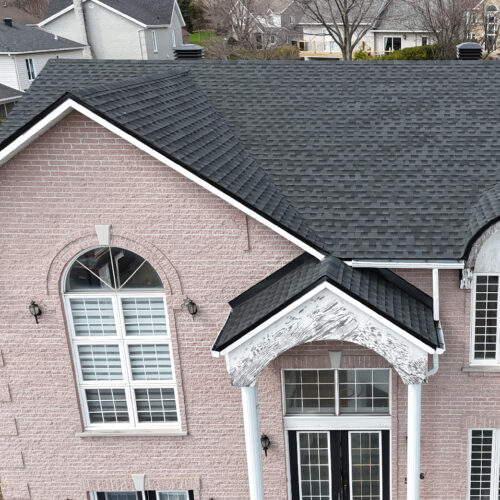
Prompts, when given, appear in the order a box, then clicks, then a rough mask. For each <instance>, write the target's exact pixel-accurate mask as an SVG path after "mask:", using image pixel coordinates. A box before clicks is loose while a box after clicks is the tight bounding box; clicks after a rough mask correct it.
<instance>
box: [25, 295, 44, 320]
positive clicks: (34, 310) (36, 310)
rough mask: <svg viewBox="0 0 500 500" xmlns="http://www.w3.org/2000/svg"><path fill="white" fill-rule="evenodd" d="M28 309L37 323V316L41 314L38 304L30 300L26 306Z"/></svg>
mask: <svg viewBox="0 0 500 500" xmlns="http://www.w3.org/2000/svg"><path fill="white" fill-rule="evenodd" d="M28 309H29V310H30V313H31V315H32V316H35V321H36V323H37V324H38V316H41V315H42V310H41V309H40V306H39V305H38V304H37V303H36V302H35V301H34V300H32V301H31V304H30V305H29V306H28Z"/></svg>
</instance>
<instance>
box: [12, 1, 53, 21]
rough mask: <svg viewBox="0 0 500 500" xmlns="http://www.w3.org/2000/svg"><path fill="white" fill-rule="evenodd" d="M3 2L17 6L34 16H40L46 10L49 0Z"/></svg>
mask: <svg viewBox="0 0 500 500" xmlns="http://www.w3.org/2000/svg"><path fill="white" fill-rule="evenodd" d="M4 3H6V4H7V5H12V6H14V7H18V8H20V9H22V10H24V11H26V12H29V13H30V14H32V15H34V16H37V17H42V16H43V15H44V14H45V11H46V10H47V6H48V5H49V0H7V1H5V0H4Z"/></svg>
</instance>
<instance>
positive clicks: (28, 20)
mask: <svg viewBox="0 0 500 500" xmlns="http://www.w3.org/2000/svg"><path fill="white" fill-rule="evenodd" d="M0 19H12V20H13V21H15V22H16V23H22V24H29V25H32V24H37V23H38V22H39V21H40V18H39V17H36V16H34V15H33V14H30V13H29V12H26V11H25V10H23V9H19V8H18V7H15V6H13V5H6V4H4V5H2V4H0Z"/></svg>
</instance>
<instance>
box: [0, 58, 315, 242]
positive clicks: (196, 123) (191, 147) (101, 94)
mask: <svg viewBox="0 0 500 500" xmlns="http://www.w3.org/2000/svg"><path fill="white" fill-rule="evenodd" d="M67 100H72V101H75V102H77V103H79V104H80V105H83V106H84V107H85V108H86V109H88V110H90V111H91V112H93V113H95V114H97V115H98V116H99V117H101V118H103V119H104V120H106V121H107V122H108V123H111V124H112V125H115V126H117V127H118V128H119V129H120V130H122V131H124V132H125V133H127V134H129V135H131V136H132V137H133V138H136V139H139V140H140V141H141V142H142V143H143V144H146V145H147V146H149V147H151V148H152V149H153V150H154V151H157V152H160V153H161V154H162V155H163V156H164V157H166V158H168V159H170V160H173V161H174V162H176V164H178V165H180V166H181V167H183V168H184V169H186V170H187V171H189V172H192V173H194V174H195V175H197V176H198V177H199V178H201V179H203V180H205V181H207V182H209V183H210V184H211V185H213V186H216V187H217V188H218V189H219V190H222V192H224V193H227V194H229V195H230V196H232V197H233V198H234V199H236V200H238V201H240V202H242V203H243V204H244V205H245V206H246V207H250V208H251V209H252V210H254V211H256V212H257V213H259V214H260V215H262V216H264V217H265V218H266V219H267V220H269V221H272V222H273V223H274V224H276V225H277V226H278V227H280V228H285V229H286V230H287V231H288V232H289V233H291V234H293V236H295V237H298V238H299V240H301V241H305V242H308V243H310V244H312V246H314V247H316V248H317V247H318V246H319V244H320V240H319V238H318V237H317V236H316V235H315V234H314V232H313V231H312V230H311V229H310V228H309V227H308V226H307V224H306V223H305V221H304V219H303V218H302V217H301V216H300V214H299V213H298V211H297V209H296V208H295V207H294V206H293V205H292V204H291V203H290V202H289V201H288V200H287V199H286V197H285V196H284V195H283V193H282V192H281V191H280V189H279V188H278V187H277V186H276V185H275V184H274V183H273V181H272V179H271V178H270V176H269V175H268V174H267V173H266V172H265V171H264V170H263V169H262V168H261V167H260V165H259V164H258V162H257V161H256V160H255V159H254V158H253V157H252V156H251V155H250V154H249V153H248V152H247V151H246V150H245V149H244V147H243V146H242V144H241V142H240V141H239V140H238V138H237V137H236V136H235V135H234V133H233V132H232V130H231V129H230V127H229V126H228V125H227V123H226V122H225V121H224V119H223V118H222V117H221V116H220V115H219V114H218V113H217V112H216V111H215V109H214V108H213V106H212V105H211V104H210V102H209V101H208V99H207V98H206V96H205V95H204V94H203V92H202V91H201V90H200V88H199V87H198V86H197V85H196V84H195V83H194V81H193V80H192V79H191V78H190V77H189V75H188V72H187V70H186V69H182V68H173V67H172V68H171V69H170V70H169V71H163V72H162V73H161V74H151V75H148V76H146V77H138V78H134V79H127V80H122V81H119V82H116V83H113V84H105V85H98V86H94V87H85V88H79V89H78V88H77V89H72V90H70V91H68V92H65V93H64V94H63V95H62V96H60V97H59V99H57V100H56V102H55V103H54V104H53V105H52V106H49V107H47V108H46V109H45V110H43V111H42V112H41V113H40V114H39V116H38V117H37V118H36V119H35V121H39V120H40V119H41V117H42V116H47V114H48V113H49V112H50V111H51V110H52V109H54V108H55V107H57V106H58V105H60V104H61V103H63V102H64V101H67ZM30 126H31V124H28V126H27V129H29V128H30ZM22 132H23V129H20V130H18V131H17V133H16V134H14V136H12V137H10V138H9V141H4V142H3V143H2V144H0V149H2V148H4V147H5V146H6V144H7V143H8V142H12V141H13V140H14V139H15V138H16V137H18V136H19V135H20V134H22Z"/></svg>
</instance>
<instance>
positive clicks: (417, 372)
mask: <svg viewBox="0 0 500 500" xmlns="http://www.w3.org/2000/svg"><path fill="white" fill-rule="evenodd" d="M351 299H352V298H351ZM407 335H408V334H407ZM247 337H248V340H246V341H244V339H245V337H244V338H243V339H242V340H243V342H239V343H238V344H237V345H236V347H235V348H234V349H231V350H227V351H226V352H225V353H224V354H225V357H226V364H227V368H228V371H229V374H230V375H231V383H232V385H234V386H239V387H248V386H251V385H252V384H254V383H255V381H256V380H257V377H258V376H259V374H260V372H261V371H262V370H263V369H264V368H265V367H266V366H267V365H268V364H269V363H270V362H271V361H272V360H273V359H275V358H276V357H277V356H279V355H280V354H282V353H283V352H285V351H287V350H289V349H291V348H293V347H295V346H298V345H300V344H305V343H307V342H313V341H318V340H343V341H347V342H352V343H354V344H358V345H360V346H363V347H366V348H368V349H371V350H372V351H374V352H376V353H377V354H379V355H380V356H382V357H383V358H385V359H386V360H387V361H388V362H389V363H390V364H391V365H392V366H393V367H394V369H395V370H396V371H397V373H398V374H399V375H400V377H401V378H402V380H403V382H404V383H405V384H420V383H422V382H423V381H424V380H425V378H426V373H427V356H428V350H426V349H424V348H423V347H424V346H420V345H419V344H421V343H420V341H417V339H415V342H412V341H411V340H410V339H408V338H406V337H405V336H404V335H403V334H402V332H401V329H400V328H398V327H397V326H396V325H394V328H391V327H390V325H388V324H387V323H386V322H383V321H381V320H378V319H376V318H375V317H374V316H372V315H371V314H369V313H368V312H367V311H366V310H364V309H363V307H362V305H361V304H360V306H359V307H357V306H356V302H355V301H352V300H347V299H346V298H345V297H343V296H342V295H341V294H336V293H334V291H332V289H330V288H323V289H322V290H320V291H319V292H318V293H316V294H315V295H313V296H312V297H310V298H309V299H308V300H307V301H306V302H303V303H302V304H300V305H299V306H297V307H296V308H295V309H293V310H292V311H290V312H289V313H288V314H286V315H285V316H282V317H280V318H279V319H277V320H276V322H274V323H271V324H269V325H268V326H267V327H266V328H264V329H262V330H260V331H258V332H257V333H256V334H254V335H252V334H251V333H250V334H247ZM425 347H427V346H425Z"/></svg>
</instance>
